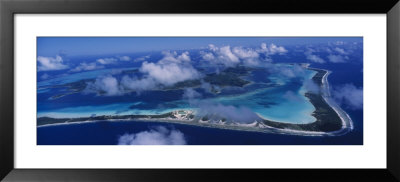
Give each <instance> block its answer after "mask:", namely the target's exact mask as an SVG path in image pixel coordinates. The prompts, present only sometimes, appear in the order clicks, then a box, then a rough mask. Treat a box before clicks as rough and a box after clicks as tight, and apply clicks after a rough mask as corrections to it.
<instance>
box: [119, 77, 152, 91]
mask: <svg viewBox="0 0 400 182" xmlns="http://www.w3.org/2000/svg"><path fill="white" fill-rule="evenodd" d="M121 85H122V86H123V87H125V88H127V89H130V90H135V91H143V90H151V89H154V88H156V87H157V85H158V84H157V82H156V81H155V80H154V79H152V78H149V77H146V78H142V79H138V78H136V77H132V78H131V77H129V76H124V77H122V80H121Z"/></svg>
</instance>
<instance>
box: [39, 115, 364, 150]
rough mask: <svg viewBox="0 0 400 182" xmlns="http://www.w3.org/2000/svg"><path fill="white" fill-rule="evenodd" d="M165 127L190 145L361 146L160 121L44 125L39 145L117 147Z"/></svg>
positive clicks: (344, 140) (343, 139)
mask: <svg viewBox="0 0 400 182" xmlns="http://www.w3.org/2000/svg"><path fill="white" fill-rule="evenodd" d="M158 126H164V127H166V128H169V129H175V130H179V131H181V132H182V133H184V136H185V140H186V142H187V144H188V145H351V144H360V142H359V141H358V140H357V139H356V138H354V135H353V134H348V135H344V136H338V137H311V136H292V135H279V134H266V133H259V132H247V131H236V130H226V129H217V128H207V127H197V126H190V125H183V124H169V123H158V122H140V121H139V122H138V121H129V122H124V121H121V122H107V121H100V122H96V123H85V124H69V125H58V126H45V127H39V128H38V129H37V133H38V134H37V144H38V145H115V144H118V139H119V137H120V136H121V135H123V134H131V133H138V132H141V131H146V130H150V129H152V128H154V127H158Z"/></svg>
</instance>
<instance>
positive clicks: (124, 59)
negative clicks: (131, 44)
mask: <svg viewBox="0 0 400 182" xmlns="http://www.w3.org/2000/svg"><path fill="white" fill-rule="evenodd" d="M118 58H119V60H121V61H130V60H131V58H130V57H129V56H120V57H118Z"/></svg>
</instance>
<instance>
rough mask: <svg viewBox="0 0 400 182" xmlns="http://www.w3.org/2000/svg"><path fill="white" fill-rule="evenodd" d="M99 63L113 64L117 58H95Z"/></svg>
mask: <svg viewBox="0 0 400 182" xmlns="http://www.w3.org/2000/svg"><path fill="white" fill-rule="evenodd" d="M96 61H97V62H98V63H100V64H113V63H115V62H117V61H118V60H117V59H116V58H101V59H97V60H96Z"/></svg>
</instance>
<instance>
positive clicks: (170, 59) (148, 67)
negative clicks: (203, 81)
mask: <svg viewBox="0 0 400 182" xmlns="http://www.w3.org/2000/svg"><path fill="white" fill-rule="evenodd" d="M163 54H164V57H163V58H162V59H161V60H160V61H158V62H157V63H151V62H147V61H145V62H143V63H142V66H141V67H140V69H139V71H140V72H142V73H143V74H144V76H143V77H142V78H136V77H132V78H131V77H128V76H124V77H123V78H122V80H121V86H123V87H124V88H127V89H129V90H135V91H143V90H151V89H155V88H158V87H160V86H171V85H174V84H175V83H178V82H181V81H185V80H193V79H198V78H200V77H201V74H200V73H199V72H198V71H197V70H196V69H195V68H193V67H192V65H191V64H190V56H189V52H184V53H182V54H180V55H178V54H177V53H176V52H164V53H163Z"/></svg>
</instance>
